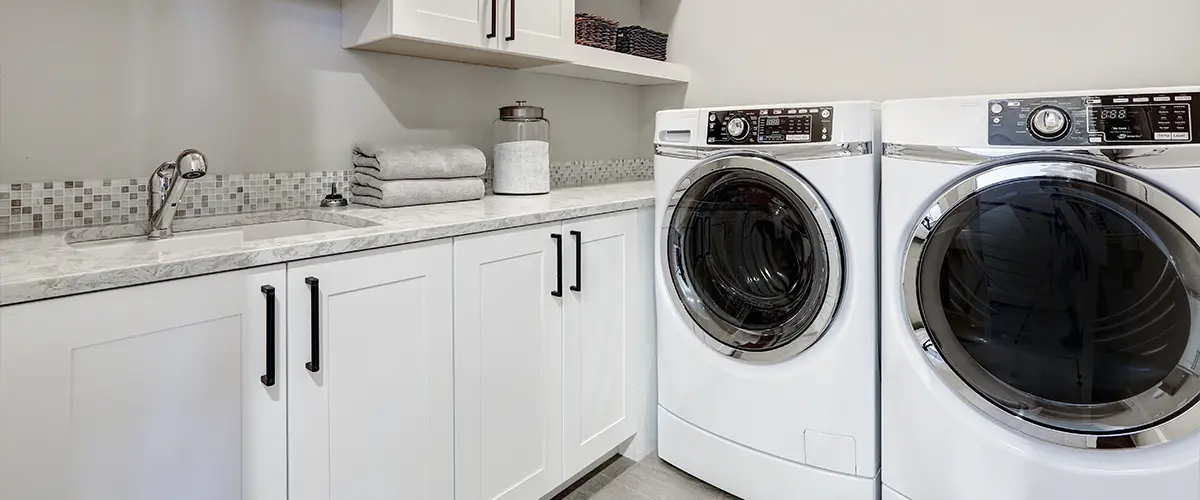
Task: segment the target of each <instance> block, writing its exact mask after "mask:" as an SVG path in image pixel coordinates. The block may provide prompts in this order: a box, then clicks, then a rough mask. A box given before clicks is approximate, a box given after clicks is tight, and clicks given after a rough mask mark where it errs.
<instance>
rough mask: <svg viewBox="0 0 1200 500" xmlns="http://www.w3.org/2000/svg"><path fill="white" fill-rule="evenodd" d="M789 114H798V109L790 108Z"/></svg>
mask: <svg viewBox="0 0 1200 500" xmlns="http://www.w3.org/2000/svg"><path fill="white" fill-rule="evenodd" d="M788 114H789V115H794V114H796V110H794V109H789V110H788Z"/></svg>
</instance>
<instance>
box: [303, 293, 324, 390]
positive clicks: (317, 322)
mask: <svg viewBox="0 0 1200 500" xmlns="http://www.w3.org/2000/svg"><path fill="white" fill-rule="evenodd" d="M304 283H305V284H306V285H308V293H309V296H310V297H311V298H312V307H311V309H312V361H309V362H307V363H304V367H305V368H307V369H308V371H310V372H313V373H317V372H319V371H321V280H318V279H316V278H314V277H312V276H309V277H307V278H304Z"/></svg>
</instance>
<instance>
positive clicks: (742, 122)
mask: <svg viewBox="0 0 1200 500" xmlns="http://www.w3.org/2000/svg"><path fill="white" fill-rule="evenodd" d="M725 131H726V132H728V133H729V137H732V138H734V139H736V140H739V141H740V140H742V139H745V138H746V135H747V134H749V133H750V122H748V121H746V119H745V118H742V117H738V118H734V119H732V120H729V123H727V124H725Z"/></svg>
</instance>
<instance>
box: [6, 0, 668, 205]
mask: <svg viewBox="0 0 1200 500" xmlns="http://www.w3.org/2000/svg"><path fill="white" fill-rule="evenodd" d="M340 19H341V17H340V2H339V0H37V1H17V0H0V180H2V181H4V182H21V181H54V180H83V179H97V178H109V177H125V176H130V177H136V176H143V175H149V173H150V172H151V170H152V169H153V168H154V167H155V166H157V165H158V164H159V163H160V162H162V161H165V160H170V159H174V157H175V155H176V154H177V153H178V152H179V151H180V150H181V149H183V148H187V147H194V148H198V149H200V150H202V151H204V152H205V153H206V154H207V155H208V156H209V160H210V168H211V170H210V173H214V172H215V173H234V172H285V171H317V170H330V169H340V168H347V166H348V156H349V151H350V147H351V145H352V144H353V143H354V142H355V141H357V140H371V139H385V138H402V139H410V140H430V141H465V142H467V143H470V144H473V145H475V146H477V147H480V148H483V149H484V150H485V151H490V145H491V127H492V120H493V119H494V118H495V116H496V114H497V111H496V108H498V107H499V106H502V105H506V104H508V103H511V102H512V101H514V100H516V99H524V100H529V101H531V103H534V104H537V105H541V106H545V107H546V108H547V117H548V118H549V119H550V120H551V121H552V122H553V140H554V143H553V144H554V160H555V161H571V160H595V159H609V158H633V157H645V156H647V153H646V152H645V150H642V149H639V138H638V136H637V134H638V125H639V112H640V111H641V108H640V95H641V94H640V91H639V90H638V88H636V87H630V86H624V85H617V84H607V83H599V82H589V81H584V80H574V79H568V78H561V77H555V76H549V75H540V74H533V73H525V72H518V71H512V70H506V69H496V68H486V67H482V66H471V65H466V64H460V63H452V62H442V61H431V60H422V59H414V58H408V57H402V56H394V55H385V54H375V53H365V52H356V51H347V50H343V49H341V48H340V30H341V25H340ZM643 147H644V145H643Z"/></svg>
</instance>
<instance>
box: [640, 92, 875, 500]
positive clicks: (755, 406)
mask: <svg viewBox="0 0 1200 500" xmlns="http://www.w3.org/2000/svg"><path fill="white" fill-rule="evenodd" d="M878 115H879V105H878V104H876V103H869V102H842V103H826V104H783V105H769V106H737V107H725V108H711V109H686V110H678V111H663V112H660V113H658V115H657V125H656V129H655V142H656V145H655V163H654V172H655V174H654V180H655V189H656V192H657V199H656V202H657V204H656V207H657V208H656V210H657V214H656V222H657V224H658V226H657V227H659V228H661V232H660V235H659V240H658V242H657V247H656V251H657V258H656V271H657V272H656V280H657V283H656V291H657V305H658V308H657V309H658V336H659V347H658V349H659V350H658V362H659V364H658V372H659V437H658V440H659V454H660V456H661V457H662V458H663V459H664V460H666V461H667V462H669V463H671V464H673V465H675V466H677V467H679V468H680V469H683V470H684V471H687V472H689V473H691V474H692V475H694V476H696V477H699V478H700V479H702V480H704V481H707V482H709V483H711V484H713V485H715V486H717V487H719V488H721V489H723V490H726V491H728V492H730V493H733V494H735V495H738V496H740V497H742V498H744V499H746V500H787V499H813V500H818V499H819V500H837V499H847V500H869V499H874V498H876V497H877V490H878V486H877V480H876V478H877V476H878V471H879V460H878V456H879V451H878V449H879V448H878V441H879V440H878V413H879V411H878V273H877V265H878V259H877V255H878V253H877V235H878V227H877V225H876V223H877V218H878V217H877V200H878V186H879V181H878V172H879V157H878V151H879V147H878V138H879V127H878V124H879V120H878Z"/></svg>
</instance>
